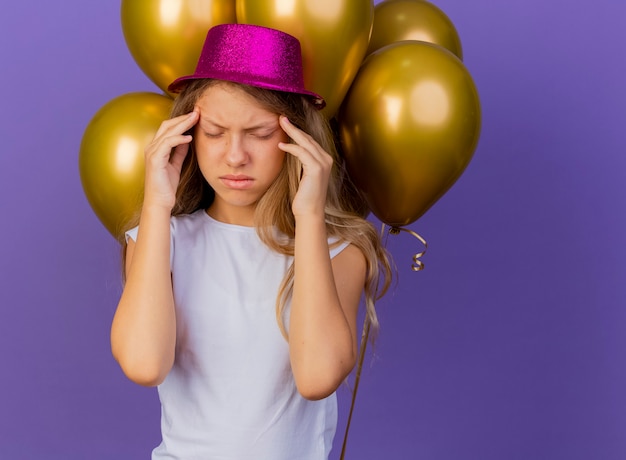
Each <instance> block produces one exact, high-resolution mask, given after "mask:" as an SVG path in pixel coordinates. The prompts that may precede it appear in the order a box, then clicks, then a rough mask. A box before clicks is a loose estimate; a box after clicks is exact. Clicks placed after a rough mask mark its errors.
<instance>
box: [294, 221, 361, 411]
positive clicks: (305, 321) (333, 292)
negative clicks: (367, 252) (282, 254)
mask: <svg viewBox="0 0 626 460" xmlns="http://www.w3.org/2000/svg"><path fill="white" fill-rule="evenodd" d="M294 265H295V267H294V268H295V279H294V291H293V299H292V305H291V316H290V324H289V327H290V328H289V348H290V356H291V364H292V369H293V373H294V377H295V380H296V385H297V386H298V390H299V391H300V393H301V394H302V395H303V396H304V397H306V398H308V399H321V398H324V397H326V396H328V395H330V394H331V393H332V392H334V391H335V390H336V389H337V387H338V386H339V385H340V384H341V382H342V381H343V380H344V379H345V378H346V377H347V376H348V374H349V373H350V372H351V371H352V369H353V368H354V364H355V362H356V356H357V333H356V331H357V311H358V306H359V300H360V298H361V293H362V291H363V283H364V280H365V269H366V268H365V258H364V257H363V254H362V253H361V251H360V250H359V249H357V248H356V247H355V246H352V245H350V246H348V247H347V248H345V249H344V250H343V251H342V252H341V253H339V254H338V255H337V256H335V257H334V258H333V259H332V261H331V260H330V256H329V254H328V243H327V240H326V229H325V226H324V224H323V222H322V223H321V225H320V224H319V223H318V224H317V225H315V223H313V222H307V223H304V222H302V221H299V222H298V223H297V230H296V249H295V258H294Z"/></svg>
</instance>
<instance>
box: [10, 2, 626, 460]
mask: <svg viewBox="0 0 626 460" xmlns="http://www.w3.org/2000/svg"><path fill="white" fill-rule="evenodd" d="M435 3H436V4H437V5H438V6H439V7H440V8H442V9H443V10H444V11H445V12H446V13H447V15H448V16H449V17H450V18H451V19H452V21H453V22H454V24H455V25H456V27H457V29H458V31H459V33H460V35H461V40H462V42H463V47H464V56H465V59H464V61H465V64H466V66H467V67H468V69H469V71H470V72H471V74H472V75H473V77H474V80H475V82H476V85H477V87H478V90H479V92H480V95H481V100H482V110H483V128H482V136H481V140H480V143H479V146H478V149H477V151H476V153H475V156H474V159H473V161H472V163H471V164H470V166H469V167H468V169H467V170H466V172H465V174H464V175H463V176H462V177H461V179H460V180H459V181H458V182H457V184H456V185H455V186H454V187H453V188H452V189H451V190H450V192H449V193H448V194H447V195H446V196H444V197H443V198H442V199H441V200H440V201H439V203H438V204H436V205H435V206H434V207H433V208H432V209H431V210H430V211H429V212H428V213H427V214H426V215H425V216H424V217H423V218H421V219H420V220H418V221H417V222H416V223H414V224H412V225H411V226H410V228H411V229H413V230H415V231H417V232H419V233H421V234H422V235H423V236H424V237H425V238H426V239H427V240H428V242H429V245H430V248H429V252H428V253H427V255H426V256H425V258H424V260H425V263H426V269H425V271H423V272H420V273H412V272H411V271H410V270H409V268H408V266H409V265H410V255H411V253H412V252H415V250H416V249H419V247H416V243H415V242H414V241H413V240H412V239H411V238H409V237H408V236H399V237H395V238H391V239H390V242H389V248H390V250H391V251H392V253H393V254H394V256H395V258H396V261H397V264H398V267H399V283H398V285H397V286H396V288H395V291H394V294H393V295H391V296H389V297H388V298H387V299H386V300H385V301H384V302H381V303H380V305H379V309H380V316H381V322H382V332H381V337H380V340H379V342H378V346H377V348H376V353H375V356H372V355H370V356H369V358H368V360H367V365H366V369H365V371H364V374H363V382H362V386H361V389H360V393H359V399H358V401H357V409H356V413H355V419H354V421H353V425H352V431H351V436H350V441H349V446H348V456H347V458H349V459H366V460H367V459H428V460H459V459H463V460H465V459H466V460H502V459H507V460H518V459H519V460H527V459H550V460H556V459H568V460H576V459H581V460H582V459H604V460H618V459H619V460H623V459H624V458H626V359H625V356H626V333H624V329H625V327H626V312H625V308H624V306H625V304H626V287H625V285H626V283H625V281H626V280H625V278H626V277H625V275H626V262H625V260H626V250H625V245H624V241H623V239H624V236H625V235H626V212H625V206H626V198H625V197H626V187H625V185H624V183H625V179H626V177H625V176H626V174H625V171H626V159H625V157H624V153H626V138H625V134H624V132H625V125H626V108H625V107H626V91H625V90H624V81H625V74H626V32H624V30H625V29H624V27H623V21H624V18H626V3H624V2H622V1H620V0H598V1H596V2H587V3H585V4H581V5H579V6H574V5H573V4H572V2H569V1H565V0H548V1H546V0H528V1H526V2H504V1H501V2H493V1H487V0H474V1H471V2H468V1H465V0H438V1H436V2H435ZM119 8H120V5H119V2H116V1H108V2H85V1H79V0H66V1H64V2H45V1H35V2H17V1H13V2H5V4H4V5H3V8H2V10H3V11H2V13H1V14H0V58H1V61H0V62H1V63H2V70H1V71H0V82H1V83H2V88H3V91H2V94H3V95H2V104H3V110H2V112H3V113H2V115H1V116H2V123H1V124H0V126H1V130H2V131H1V133H2V136H1V138H2V139H3V142H4V143H5V144H4V145H5V147H4V149H3V151H2V153H0V200H1V201H0V204H1V208H0V209H1V211H2V216H3V222H4V224H3V225H2V230H0V231H1V232H2V233H1V235H2V241H3V244H2V245H1V246H0V261H1V262H0V263H1V264H2V272H1V273H2V276H1V277H0V292H1V293H2V294H1V295H2V303H1V319H0V350H2V358H3V359H2V361H3V365H2V371H1V372H2V378H1V380H0V458H2V459H11V460H20V459H29V460H30V459H42V458H43V459H47V460H56V459H63V460H73V459H90V460H98V459H117V460H124V459H141V458H149V452H150V450H151V449H152V447H154V446H155V445H156V444H157V443H158V441H159V424H158V423H159V420H158V418H159V407H158V401H157V397H156V392H155V390H154V389H145V388H141V387H138V386H136V385H134V384H132V383H130V382H129V381H127V380H126V379H125V378H124V376H123V375H122V374H121V372H120V370H119V369H118V367H117V365H116V363H115V362H114V360H113V358H112V357H111V354H110V350H109V337H108V334H109V326H110V322H111V319H112V315H113V312H114V308H115V305H116V301H117V298H118V296H119V293H120V286H121V282H120V276H119V271H118V265H119V257H118V247H117V244H116V243H115V242H114V240H113V238H112V237H111V236H110V235H109V234H108V233H107V232H106V230H105V229H104V227H103V226H102V225H101V224H100V223H99V221H98V220H97V218H96V217H95V215H94V214H93V212H92V211H91V209H90V207H89V205H88V203H87V201H86V199H85V197H84V195H83V192H82V188H81V184H80V179H79V175H78V150H79V144H80V140H81V137H82V134H83V131H84V129H85V127H86V125H87V123H88V122H89V120H90V119H91V117H92V116H93V115H94V114H95V112H96V111H97V110H98V109H99V108H100V107H101V106H102V105H104V104H105V103H106V102H108V101H109V100H111V99H112V98H114V97H116V96H119V95H121V94H124V93H128V92H133V91H142V90H147V91H154V92H158V89H157V88H156V87H155V86H154V85H153V84H152V83H151V82H150V81H149V80H148V79H147V78H146V77H145V76H144V75H143V73H142V72H141V71H140V70H139V68H138V67H137V66H136V64H135V63H134V61H133V60H132V58H131V56H130V54H129V52H128V50H127V48H126V45H125V43H124V39H123V35H122V31H121V26H120V19H119ZM348 396H349V393H348V391H347V390H346V389H345V388H343V389H341V390H340V398H341V405H340V410H341V414H342V415H341V417H342V421H341V425H340V429H339V431H338V434H337V441H338V442H337V443H336V444H339V442H340V440H341V437H342V434H343V433H342V430H343V422H344V421H345V416H346V413H347V403H348ZM332 458H338V450H335V451H334V453H333V456H332Z"/></svg>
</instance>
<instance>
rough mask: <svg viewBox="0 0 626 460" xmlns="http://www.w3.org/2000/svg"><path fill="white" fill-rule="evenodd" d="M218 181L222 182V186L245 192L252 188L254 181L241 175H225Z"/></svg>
mask: <svg viewBox="0 0 626 460" xmlns="http://www.w3.org/2000/svg"><path fill="white" fill-rule="evenodd" d="M220 181H222V184H224V185H225V186H226V187H228V188H232V189H235V190H245V189H247V188H250V187H251V186H252V183H253V182H254V179H253V178H252V177H250V176H245V175H243V174H227V175H225V176H220Z"/></svg>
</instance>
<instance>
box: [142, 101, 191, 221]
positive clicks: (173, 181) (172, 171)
mask: <svg viewBox="0 0 626 460" xmlns="http://www.w3.org/2000/svg"><path fill="white" fill-rule="evenodd" d="M198 118H199V114H198V112H197V111H196V110H194V111H193V112H190V113H188V114H186V115H181V116H179V117H176V118H172V119H169V120H165V121H164V122H163V123H161V126H160V127H159V129H158V130H157V132H156V134H155V135H154V139H153V140H152V142H150V144H149V145H148V146H147V147H146V149H145V165H146V177H145V185H144V206H159V207H165V208H167V209H168V210H171V209H172V208H173V207H174V203H175V202H176V188H177V187H178V182H179V181H180V171H181V168H182V165H183V160H184V159H185V157H186V156H187V152H188V151H189V144H190V143H191V141H192V139H193V138H192V136H191V135H189V134H185V133H186V132H187V131H189V130H190V129H191V128H193V126H194V125H195V124H196V123H197V122H198Z"/></svg>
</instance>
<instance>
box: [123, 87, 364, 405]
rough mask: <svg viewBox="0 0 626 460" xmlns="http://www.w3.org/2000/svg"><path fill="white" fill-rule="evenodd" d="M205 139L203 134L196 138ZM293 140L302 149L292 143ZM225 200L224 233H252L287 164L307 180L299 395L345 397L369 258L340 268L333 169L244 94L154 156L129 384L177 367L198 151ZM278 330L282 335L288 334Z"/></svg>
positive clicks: (295, 354)
mask: <svg viewBox="0 0 626 460" xmlns="http://www.w3.org/2000/svg"><path fill="white" fill-rule="evenodd" d="M191 128H194V131H193V133H194V135H193V137H194V138H195V139H193V138H192V136H190V135H185V134H184V133H185V132H186V131H188V130H189V129H191ZM289 139H291V140H292V142H291V143H290V142H288V140H289ZM192 141H194V142H195V147H196V153H197V157H198V164H199V166H200V169H201V171H202V173H203V175H204V176H205V178H206V180H207V181H208V182H209V184H210V185H211V186H212V187H213V188H214V190H215V192H216V193H215V200H214V202H213V203H212V205H211V206H210V207H209V208H208V209H207V212H208V213H209V215H211V216H212V217H213V218H215V219H217V220H220V221H222V222H226V223H231V224H237V225H245V226H251V225H252V222H253V215H254V209H255V207H256V203H257V202H258V200H259V198H260V197H261V196H262V195H263V194H264V193H265V191H266V190H267V189H268V187H269V186H270V185H271V183H272V181H273V180H274V179H275V178H276V176H277V175H278V173H279V171H280V169H281V167H282V164H283V159H284V156H285V155H293V156H295V157H297V158H298V159H299V160H300V161H301V163H302V166H303V176H302V180H301V182H300V187H299V189H298V193H297V194H296V197H295V199H294V201H293V204H292V210H293V213H294V216H295V219H296V236H295V258H294V269H295V277H294V291H293V298H292V305H291V315H290V324H289V331H290V333H289V355H290V361H291V366H292V370H293V374H294V378H295V382H296V386H297V388H298V391H299V392H300V393H301V394H302V396H304V397H305V398H307V399H313V400H315V399H321V398H324V397H326V396H328V395H330V394H332V392H334V391H335V390H336V389H337V387H338V386H339V385H340V384H341V382H342V381H343V380H344V379H345V378H346V377H347V375H348V374H349V373H350V371H351V370H352V368H353V367H354V364H355V361H356V355H357V338H356V331H357V327H356V322H357V319H356V318H357V310H358V304H359V300H360V297H361V293H362V289H363V288H362V287H363V282H364V279H365V259H364V257H363V255H362V253H361V252H360V251H359V250H358V249H357V248H355V247H354V246H348V247H347V248H346V249H344V250H343V251H342V252H341V253H340V254H338V255H337V256H336V257H334V258H333V259H332V260H331V259H330V256H329V253H328V242H327V238H328V235H327V233H326V227H325V222H324V204H325V201H326V190H327V187H328V181H329V176H330V170H331V166H332V158H331V157H330V155H328V153H326V152H325V151H324V150H323V149H322V148H321V147H320V146H319V144H318V143H317V142H316V141H315V140H313V138H311V137H310V136H309V135H308V134H306V133H305V132H303V131H301V130H300V129H298V128H296V127H295V126H293V125H292V124H291V123H289V120H287V118H285V117H284V116H281V115H278V114H274V113H271V112H268V111H267V110H265V109H263V108H262V107H261V106H260V105H259V104H258V103H257V102H256V100H255V99H253V98H252V97H251V96H249V95H248V94H246V93H245V92H243V91H241V90H240V89H238V88H236V87H233V86H230V85H227V84H219V85H215V86H211V87H210V88H208V89H207V91H205V93H204V94H203V95H202V96H201V97H200V99H199V100H198V102H197V104H196V107H195V109H194V111H193V112H191V113H190V114H187V115H183V116H180V117H176V118H173V119H171V120H167V121H164V122H163V123H162V125H161V126H160V128H159V130H158V131H157V133H156V135H155V138H154V140H153V141H152V142H151V143H150V145H149V146H148V147H147V148H146V150H145V159H146V178H145V192H144V204H143V208H142V213H141V218H140V222H141V225H140V227H139V233H138V235H137V241H136V243H134V242H132V240H131V241H129V244H128V248H127V262H126V274H127V281H126V285H125V287H124V291H123V293H122V296H121V299H120V302H119V304H118V307H117V310H116V313H115V316H114V319H113V324H112V327H111V347H112V351H113V355H114V357H115V358H116V359H117V361H118V362H119V364H120V366H121V368H122V370H123V371H124V373H125V374H126V375H127V376H128V377H129V378H130V379H131V380H132V381H134V382H136V383H139V384H141V385H146V386H154V385H158V384H160V383H161V382H162V381H163V380H164V379H165V377H166V376H167V374H168V372H169V371H170V369H171V367H172V365H173V363H174V357H175V356H174V355H175V353H174V349H175V344H176V316H175V308H174V299H173V293H172V284H171V273H170V270H169V254H170V247H169V245H170V224H169V222H170V212H171V209H172V207H173V206H174V200H175V191H176V187H177V185H178V181H179V179H180V170H181V166H182V162H183V160H184V158H185V156H186V154H187V151H188V146H189V143H190V142H192ZM277 327H278V326H277Z"/></svg>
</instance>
